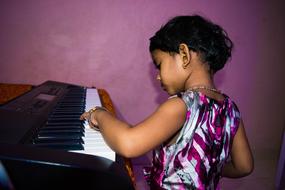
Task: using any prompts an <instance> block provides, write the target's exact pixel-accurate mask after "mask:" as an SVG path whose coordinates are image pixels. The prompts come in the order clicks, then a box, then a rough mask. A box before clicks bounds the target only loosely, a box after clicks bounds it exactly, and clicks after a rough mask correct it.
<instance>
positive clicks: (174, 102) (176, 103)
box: [158, 96, 187, 113]
mask: <svg viewBox="0 0 285 190" xmlns="http://www.w3.org/2000/svg"><path fill="white" fill-rule="evenodd" d="M158 110H161V111H164V112H168V113H169V112H181V113H185V112H186V111H187V106H186V104H185V102H184V101H183V99H182V98H180V97H179V96H171V97H170V98H168V100H167V101H165V102H164V103H163V104H161V105H160V106H159V108H158Z"/></svg>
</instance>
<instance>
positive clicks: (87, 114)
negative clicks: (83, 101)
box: [80, 111, 99, 131]
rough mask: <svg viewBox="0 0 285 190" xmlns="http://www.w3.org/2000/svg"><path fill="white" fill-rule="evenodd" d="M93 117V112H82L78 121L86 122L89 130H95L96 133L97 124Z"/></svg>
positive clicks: (97, 129)
mask: <svg viewBox="0 0 285 190" xmlns="http://www.w3.org/2000/svg"><path fill="white" fill-rule="evenodd" d="M94 115H95V111H92V112H91V111H88V112H84V113H83V114H82V115H81V116H80V120H86V121H87V122H88V124H89V126H90V127H91V128H93V129H95V130H96V131H99V127H98V122H97V121H96V120H95V117H94Z"/></svg>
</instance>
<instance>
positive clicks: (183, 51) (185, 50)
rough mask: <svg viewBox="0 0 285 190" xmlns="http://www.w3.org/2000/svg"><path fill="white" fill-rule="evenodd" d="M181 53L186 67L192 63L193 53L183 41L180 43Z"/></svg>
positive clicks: (183, 64)
mask: <svg viewBox="0 0 285 190" xmlns="http://www.w3.org/2000/svg"><path fill="white" fill-rule="evenodd" d="M179 55H180V56H181V59H182V62H183V63H182V66H183V68H184V69H186V67H187V66H188V65H189V64H190V61H191V54H190V51H189V48H188V46H187V45H186V44H184V43H182V44H180V45H179Z"/></svg>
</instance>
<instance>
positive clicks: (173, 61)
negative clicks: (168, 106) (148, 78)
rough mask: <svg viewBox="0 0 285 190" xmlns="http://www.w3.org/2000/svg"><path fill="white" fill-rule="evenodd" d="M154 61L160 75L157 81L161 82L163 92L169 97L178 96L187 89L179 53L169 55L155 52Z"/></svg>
mask: <svg viewBox="0 0 285 190" xmlns="http://www.w3.org/2000/svg"><path fill="white" fill-rule="evenodd" d="M151 55H152V59H153V62H154V64H155V65H156V67H157V69H158V71H159V73H158V75H157V80H159V81H160V82H161V86H162V88H163V90H165V91H166V92H167V93H168V94H169V95H174V94H177V93H178V92H181V91H183V90H184V88H185V86H184V85H185V76H184V69H183V66H182V63H183V62H182V59H181V56H180V55H179V54H177V53H169V52H164V51H161V50H158V49H157V50H154V51H153V52H152V53H151Z"/></svg>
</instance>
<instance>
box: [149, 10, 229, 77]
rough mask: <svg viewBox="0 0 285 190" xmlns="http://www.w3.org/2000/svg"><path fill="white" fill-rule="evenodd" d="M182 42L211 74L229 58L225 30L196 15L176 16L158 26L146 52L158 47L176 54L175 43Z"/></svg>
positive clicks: (177, 51)
mask: <svg viewBox="0 0 285 190" xmlns="http://www.w3.org/2000/svg"><path fill="white" fill-rule="evenodd" d="M182 43H185V44H187V46H188V48H189V49H190V50H192V51H195V52H198V53H199V54H200V58H201V59H202V61H203V62H207V63H208V64H209V66H210V69H211V70H212V71H213V72H214V73H215V72H217V71H218V70H220V69H222V68H223V67H224V65H225V63H226V62H227V61H228V59H229V58H230V57H231V51H232V48H233V43H232V41H231V40H230V38H229V37H228V35H227V33H226V31H225V30H224V29H223V28H222V27H220V26H219V25H217V24H214V23H212V22H211V21H209V20H207V19H205V18H203V17H201V16H199V15H193V16H177V17H174V18H172V19H171V20H169V21H168V22H167V23H166V24H165V25H164V26H162V27H161V28H160V29H159V30H158V31H157V32H156V33H155V35H154V36H153V37H151V38H150V46H149V51H150V52H153V51H154V50H156V49H160V50H162V51H165V52H175V53H179V45H180V44H182Z"/></svg>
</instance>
